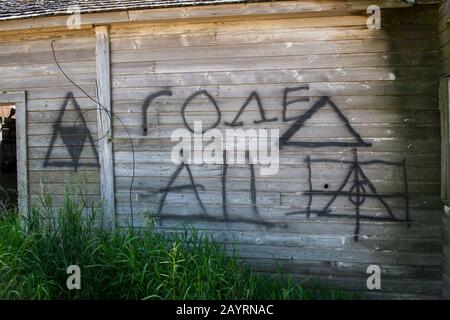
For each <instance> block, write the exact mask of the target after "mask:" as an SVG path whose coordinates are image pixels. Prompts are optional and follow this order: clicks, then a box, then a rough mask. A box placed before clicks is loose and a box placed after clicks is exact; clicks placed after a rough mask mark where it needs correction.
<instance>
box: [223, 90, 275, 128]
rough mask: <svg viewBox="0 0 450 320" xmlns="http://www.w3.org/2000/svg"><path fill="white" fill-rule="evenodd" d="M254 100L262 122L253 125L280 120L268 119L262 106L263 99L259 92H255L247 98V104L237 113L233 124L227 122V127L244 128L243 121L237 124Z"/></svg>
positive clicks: (257, 121)
mask: <svg viewBox="0 0 450 320" xmlns="http://www.w3.org/2000/svg"><path fill="white" fill-rule="evenodd" d="M252 100H255V101H256V103H257V105H258V110H259V114H260V116H261V120H255V121H253V123H255V124H258V123H263V122H274V121H277V120H278V118H271V119H267V117H266V113H265V111H264V108H263V106H262V102H261V98H260V97H259V94H258V92H256V91H254V92H252V93H251V94H250V96H249V97H248V98H247V101H245V103H244V104H243V105H242V107H241V109H240V110H239V112H238V113H237V115H236V117H234V119H233V121H232V122H231V123H230V122H225V125H227V126H230V127H241V126H243V125H244V123H243V122H242V121H239V122H237V121H238V119H239V117H240V116H241V114H242V112H244V110H245V108H247V106H248V105H249V104H250V103H251V102H252Z"/></svg>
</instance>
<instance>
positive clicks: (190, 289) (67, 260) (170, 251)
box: [0, 196, 357, 300]
mask: <svg viewBox="0 0 450 320" xmlns="http://www.w3.org/2000/svg"><path fill="white" fill-rule="evenodd" d="M43 204H44V206H46V207H47V208H50V207H51V197H44V198H43ZM85 211H86V205H85V204H84V202H83V201H80V200H79V199H73V198H72V197H69V196H65V200H64V205H63V206H62V208H61V209H59V210H57V211H53V210H50V209H48V210H36V209H34V210H33V213H32V217H31V218H30V220H29V221H26V222H25V223H22V222H21V221H20V219H19V218H18V217H17V213H16V212H15V210H9V212H6V211H5V210H3V212H2V214H1V217H0V299H258V300H259V299H353V298H357V295H355V294H349V293H344V292H340V291H338V290H332V289H329V288H323V287H318V286H316V287H313V288H309V289H305V288H304V287H303V286H302V285H301V284H300V283H298V282H297V283H294V282H293V281H292V280H291V279H290V278H289V277H286V276H281V275H279V276H276V277H269V276H266V275H261V274H257V273H255V272H253V271H252V270H251V269H250V268H249V267H245V266H242V265H241V264H240V262H239V260H238V256H237V253H235V254H234V255H231V256H230V255H226V254H224V253H223V251H222V248H221V245H220V244H219V243H217V242H214V241H213V240H212V239H211V237H210V236H205V235H203V236H200V235H199V233H198V232H196V231H195V230H185V231H184V232H181V233H180V232H176V233H175V232H174V233H171V234H169V235H167V234H161V233H158V232H156V231H155V230H154V226H153V223H152V221H149V223H148V225H147V227H146V228H143V229H139V230H132V229H125V230H121V231H117V230H116V231H113V232H106V231H104V230H101V228H98V227H96V225H98V224H96V221H97V219H96V215H95V213H92V214H85V213H83V212H85ZM92 212H95V210H93V211H92ZM69 265H78V266H79V267H80V268H81V286H82V287H81V290H68V289H67V287H66V280H67V277H68V275H67V273H66V269H67V267H68V266H69Z"/></svg>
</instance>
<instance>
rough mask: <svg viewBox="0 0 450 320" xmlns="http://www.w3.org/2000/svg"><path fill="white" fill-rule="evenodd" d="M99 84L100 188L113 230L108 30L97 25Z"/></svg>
mask: <svg viewBox="0 0 450 320" xmlns="http://www.w3.org/2000/svg"><path fill="white" fill-rule="evenodd" d="M95 34H96V55H97V60H96V61H97V85H98V101H99V104H98V109H97V111H98V112H97V115H98V136H99V137H100V140H99V142H98V144H99V161H100V186H101V193H102V201H103V208H104V213H103V214H104V223H105V225H104V226H105V227H106V228H108V229H111V228H114V227H115V225H116V222H115V209H114V202H115V200H114V198H115V196H114V163H113V154H112V143H111V142H112V140H111V138H112V129H111V126H112V109H111V73H110V72H111V71H110V49H109V27H108V26H96V27H95Z"/></svg>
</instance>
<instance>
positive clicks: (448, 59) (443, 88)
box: [439, 0, 450, 298]
mask: <svg viewBox="0 0 450 320" xmlns="http://www.w3.org/2000/svg"><path fill="white" fill-rule="evenodd" d="M449 13H450V1H448V0H446V1H443V2H442V4H441V7H440V9H439V40H440V48H441V59H440V61H441V66H442V67H441V73H440V77H441V83H440V109H441V124H442V128H441V129H442V131H441V132H442V173H441V177H442V178H441V179H442V188H441V189H442V199H443V200H444V205H446V206H447V207H444V211H443V217H442V229H443V242H442V252H443V279H442V281H443V295H444V297H446V298H450V248H449V244H450V240H449V235H450V211H449V210H448V209H447V208H448V205H449V204H450V202H449V200H450V192H449V182H450V179H449V172H448V169H449V160H450V158H449V136H450V132H449V90H450V86H449V79H450V78H449V77H450V28H449V26H450V24H449Z"/></svg>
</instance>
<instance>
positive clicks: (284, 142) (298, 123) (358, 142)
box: [280, 97, 372, 148]
mask: <svg viewBox="0 0 450 320" xmlns="http://www.w3.org/2000/svg"><path fill="white" fill-rule="evenodd" d="M325 106H330V107H331V109H332V110H333V111H334V112H335V114H336V115H337V116H338V118H339V119H340V121H342V123H343V124H344V125H345V127H346V129H347V131H348V132H349V133H350V135H351V136H352V137H353V138H354V140H355V141H353V142H344V141H333V140H330V141H320V142H319V141H316V142H315V141H291V139H292V137H294V136H295V135H296V134H297V132H299V131H300V130H301V129H302V128H303V126H304V125H305V123H306V122H307V121H308V120H309V119H311V118H312V117H313V116H314V115H315V114H316V113H317V112H318V111H319V110H321V109H322V108H324V107H325ZM371 145H372V143H370V142H366V141H364V140H363V139H362V138H361V135H360V134H359V133H358V132H356V130H355V129H354V128H353V127H352V125H351V124H350V122H349V121H348V119H347V118H346V117H345V115H344V114H343V113H342V111H341V110H340V109H339V107H338V106H337V105H336V104H335V103H334V102H333V101H332V100H331V99H330V98H329V97H322V98H321V99H320V100H318V101H317V102H316V103H315V104H314V105H313V106H312V107H311V108H310V109H309V110H308V111H306V112H305V113H304V114H302V115H300V116H298V117H297V118H295V122H294V123H293V124H292V126H291V127H290V128H289V129H288V130H286V132H285V133H284V134H283V135H282V136H281V137H280V148H282V147H283V146H297V147H308V148H320V147H368V146H371Z"/></svg>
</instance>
